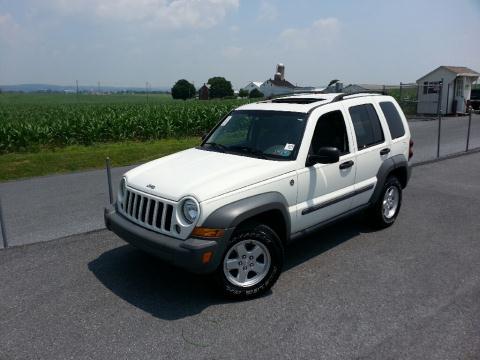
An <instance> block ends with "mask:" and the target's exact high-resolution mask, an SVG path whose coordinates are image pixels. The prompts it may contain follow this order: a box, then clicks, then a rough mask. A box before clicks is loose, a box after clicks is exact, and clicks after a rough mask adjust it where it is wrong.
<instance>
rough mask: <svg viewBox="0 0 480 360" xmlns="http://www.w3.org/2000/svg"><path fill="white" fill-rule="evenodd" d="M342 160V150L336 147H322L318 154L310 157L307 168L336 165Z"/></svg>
mask: <svg viewBox="0 0 480 360" xmlns="http://www.w3.org/2000/svg"><path fill="white" fill-rule="evenodd" d="M339 160H340V150H338V149H337V148H336V147H322V148H320V149H318V151H317V153H316V154H311V155H308V157H307V163H306V164H305V165H306V166H312V165H315V164H334V163H336V162H338V161H339Z"/></svg>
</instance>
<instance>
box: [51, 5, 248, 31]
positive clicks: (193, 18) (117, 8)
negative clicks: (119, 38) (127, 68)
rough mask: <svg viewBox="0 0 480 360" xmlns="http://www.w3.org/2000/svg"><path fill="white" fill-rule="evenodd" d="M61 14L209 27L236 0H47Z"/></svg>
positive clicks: (162, 25) (166, 25)
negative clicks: (81, 14) (49, 0)
mask: <svg viewBox="0 0 480 360" xmlns="http://www.w3.org/2000/svg"><path fill="white" fill-rule="evenodd" d="M51 1H52V4H53V5H54V7H55V8H56V9H58V10H59V11H61V12H63V13H67V14H75V13H84V14H93V15H94V16H96V17H98V18H102V19H110V20H114V21H126V22H133V23H142V24H146V25H149V26H153V27H158V28H167V29H180V28H210V27H213V26H215V25H216V24H218V23H219V22H220V21H222V20H223V19H224V18H225V16H226V15H227V13H228V12H229V11H232V10H235V9H237V8H238V6H239V1H240V0H51Z"/></svg>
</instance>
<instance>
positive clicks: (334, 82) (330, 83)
mask: <svg viewBox="0 0 480 360" xmlns="http://www.w3.org/2000/svg"><path fill="white" fill-rule="evenodd" d="M339 81H340V80H337V79H333V80H330V82H329V83H328V86H327V87H330V86H332V85H334V84H336V83H337V82H339Z"/></svg>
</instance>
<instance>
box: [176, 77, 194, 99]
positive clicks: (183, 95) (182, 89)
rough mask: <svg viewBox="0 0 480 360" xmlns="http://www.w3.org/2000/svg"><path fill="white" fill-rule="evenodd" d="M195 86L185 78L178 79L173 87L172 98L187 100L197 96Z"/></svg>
mask: <svg viewBox="0 0 480 360" xmlns="http://www.w3.org/2000/svg"><path fill="white" fill-rule="evenodd" d="M195 93H196V91H195V86H193V84H191V83H189V82H188V81H187V80H185V79H181V80H178V81H177V82H176V83H175V85H173V87H172V98H174V99H182V100H187V99H190V98H192V97H194V96H195Z"/></svg>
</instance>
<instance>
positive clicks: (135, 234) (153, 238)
mask: <svg viewBox="0 0 480 360" xmlns="http://www.w3.org/2000/svg"><path fill="white" fill-rule="evenodd" d="M104 218H105V226H106V227H107V229H109V230H110V231H112V232H114V233H115V234H117V235H118V236H119V237H121V238H122V239H123V240H125V241H127V242H128V243H130V244H132V245H133V246H135V247H137V248H139V249H141V250H143V251H145V252H148V253H150V254H152V255H154V256H156V257H158V258H160V259H162V260H163V261H165V262H167V263H169V264H172V265H175V266H178V267H181V268H184V269H187V270H189V271H191V272H195V273H210V272H213V271H215V269H216V268H217V267H218V265H219V264H220V262H221V259H222V255H223V252H224V250H225V244H226V242H227V240H228V238H230V235H231V233H232V232H233V230H232V229H227V230H226V231H225V236H224V237H223V238H218V239H215V240H210V239H198V238H189V239H186V240H180V239H176V238H173V237H170V236H167V235H163V234H159V233H156V232H154V231H150V230H147V229H145V228H143V227H141V226H138V225H136V224H134V223H132V222H130V221H128V220H127V219H126V218H124V217H123V216H122V215H121V214H119V213H118V212H117V211H116V210H115V208H114V207H111V208H106V209H105V212H104ZM208 251H211V252H212V253H213V255H212V258H211V260H210V261H209V262H208V263H207V264H204V263H203V262H202V256H203V254H204V253H205V252H208Z"/></svg>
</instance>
